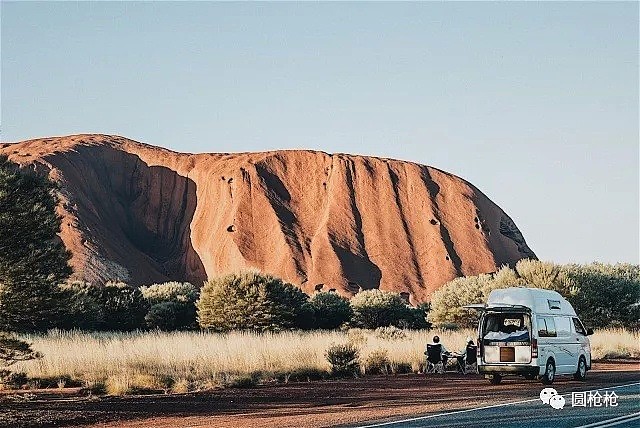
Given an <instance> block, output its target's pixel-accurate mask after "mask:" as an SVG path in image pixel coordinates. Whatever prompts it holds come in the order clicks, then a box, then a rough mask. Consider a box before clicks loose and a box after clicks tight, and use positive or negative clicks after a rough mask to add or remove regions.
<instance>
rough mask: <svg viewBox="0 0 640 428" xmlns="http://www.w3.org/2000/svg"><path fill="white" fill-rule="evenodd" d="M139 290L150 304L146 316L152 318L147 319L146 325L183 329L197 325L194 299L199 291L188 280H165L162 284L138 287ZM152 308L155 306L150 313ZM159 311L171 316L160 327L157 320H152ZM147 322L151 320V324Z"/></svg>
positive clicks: (164, 328) (195, 299) (167, 328)
mask: <svg viewBox="0 0 640 428" xmlns="http://www.w3.org/2000/svg"><path fill="white" fill-rule="evenodd" d="M140 291H141V292H142V295H143V296H144V298H145V299H146V300H147V302H148V303H149V305H151V309H150V312H149V313H148V314H147V317H148V318H149V319H151V320H152V321H147V326H149V327H150V328H161V329H162V330H184V329H190V328H195V327H196V326H197V323H196V301H197V300H198V294H199V293H198V289H197V288H196V287H195V286H194V285H193V284H190V283H188V282H184V283H181V282H165V283H163V284H153V285H150V286H143V287H140ZM162 304H164V305H162ZM157 305H162V306H157ZM153 308H155V309H154V314H151V310H152V309H153ZM159 311H165V312H166V313H167V315H169V316H170V317H171V318H172V322H171V323H169V322H164V323H163V324H164V325H163V326H162V327H161V326H160V325H159V323H158V322H156V321H153V320H154V318H155V317H156V316H157V315H160V312H159ZM147 317H145V320H147ZM158 321H160V320H158ZM149 322H151V325H150V324H149Z"/></svg>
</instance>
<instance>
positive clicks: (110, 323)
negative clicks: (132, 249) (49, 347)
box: [62, 281, 149, 331]
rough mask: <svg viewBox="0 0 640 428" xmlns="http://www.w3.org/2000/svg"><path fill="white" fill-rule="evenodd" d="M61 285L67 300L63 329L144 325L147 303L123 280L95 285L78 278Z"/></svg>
mask: <svg viewBox="0 0 640 428" xmlns="http://www.w3.org/2000/svg"><path fill="white" fill-rule="evenodd" d="M62 288H63V290H64V291H65V293H67V296H68V302H69V303H68V307H67V313H68V315H67V321H66V322H65V327H66V328H79V329H83V330H106V331H131V330H135V329H139V328H144V327H145V321H144V317H145V315H146V313H147V309H148V307H149V306H148V304H147V301H146V300H145V299H144V297H143V296H142V293H141V292H140V290H139V289H138V288H135V287H130V286H128V285H127V284H125V283H123V282H108V283H107V284H106V285H105V286H104V287H98V286H92V285H91V284H88V283H83V282H81V281H74V282H71V283H68V284H65V285H63V286H62Z"/></svg>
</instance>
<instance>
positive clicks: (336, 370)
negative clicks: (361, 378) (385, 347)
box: [325, 343, 360, 377]
mask: <svg viewBox="0 0 640 428" xmlns="http://www.w3.org/2000/svg"><path fill="white" fill-rule="evenodd" d="M325 356H326V358H327V361H328V362H329V365H330V367H331V374H332V375H333V376H351V377H353V376H357V375H358V373H359V372H360V360H359V357H360V354H359V352H358V348H357V347H356V346H355V345H352V344H350V343H344V344H332V345H331V346H330V347H329V348H328V349H327V351H326V353H325Z"/></svg>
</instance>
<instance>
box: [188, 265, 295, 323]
mask: <svg viewBox="0 0 640 428" xmlns="http://www.w3.org/2000/svg"><path fill="white" fill-rule="evenodd" d="M306 301H307V296H306V294H304V293H303V292H302V291H300V289H299V288H297V287H295V286H293V285H291V284H287V283H284V282H283V281H282V280H281V279H279V278H275V277H273V276H271V275H265V274H261V273H257V272H242V273H237V274H230V275H225V276H222V277H218V278H214V279H212V280H209V281H207V282H206V283H205V285H204V287H203V288H202V290H201V293H200V299H199V300H198V302H197V305H196V306H197V308H198V322H199V324H200V327H202V328H208V329H212V330H216V331H228V330H247V329H254V330H259V331H278V330H283V329H290V328H296V327H300V326H301V325H302V324H303V321H304V320H302V319H301V317H302V314H303V305H304V303H305V302H306Z"/></svg>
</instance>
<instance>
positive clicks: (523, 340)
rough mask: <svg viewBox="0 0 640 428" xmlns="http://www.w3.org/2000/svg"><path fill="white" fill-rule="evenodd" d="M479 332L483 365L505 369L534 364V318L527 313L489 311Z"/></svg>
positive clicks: (483, 318) (521, 311)
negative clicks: (506, 366) (506, 367)
mask: <svg viewBox="0 0 640 428" xmlns="http://www.w3.org/2000/svg"><path fill="white" fill-rule="evenodd" d="M501 309H502V308H501ZM478 331H479V335H480V339H481V346H482V352H481V357H482V362H484V363H486V364H505V365H511V364H528V363H530V362H531V316H530V315H529V313H528V312H525V311H523V310H522V309H515V308H510V310H494V309H487V311H486V312H485V313H484V315H483V316H482V318H481V320H480V326H479V330H478Z"/></svg>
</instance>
